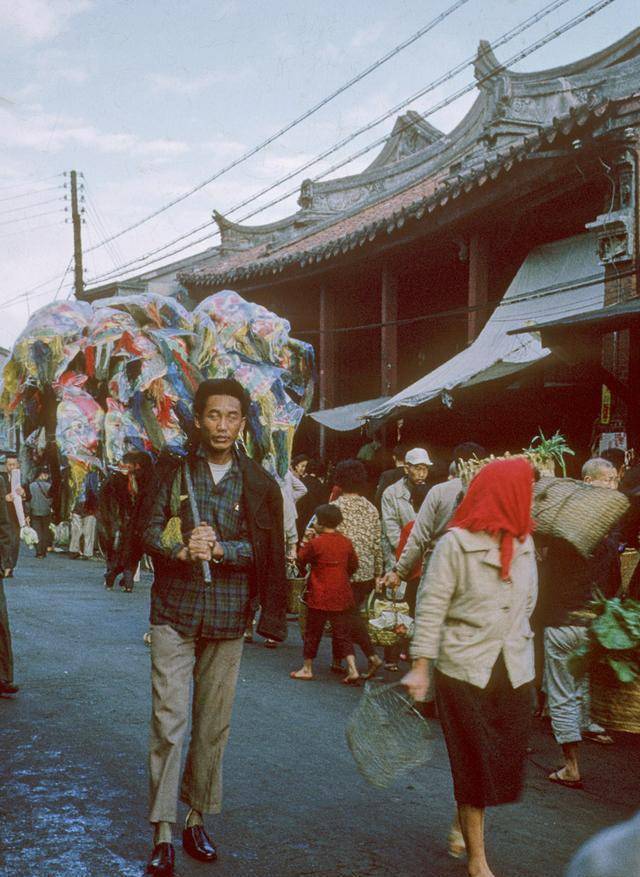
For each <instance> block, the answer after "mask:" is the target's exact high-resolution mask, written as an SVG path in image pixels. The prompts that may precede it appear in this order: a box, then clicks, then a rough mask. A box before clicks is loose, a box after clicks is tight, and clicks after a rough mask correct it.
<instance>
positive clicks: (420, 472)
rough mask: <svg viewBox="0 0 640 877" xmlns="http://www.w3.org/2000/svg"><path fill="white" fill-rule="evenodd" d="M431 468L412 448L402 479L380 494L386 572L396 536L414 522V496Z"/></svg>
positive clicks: (392, 560) (420, 450) (391, 561)
mask: <svg viewBox="0 0 640 877" xmlns="http://www.w3.org/2000/svg"><path fill="white" fill-rule="evenodd" d="M432 465H433V463H432V462H431V458H430V456H429V454H428V453H427V451H425V449H424V448H412V449H411V450H410V451H409V452H408V453H407V454H406V456H405V458H404V468H405V473H406V474H405V477H404V478H401V479H400V481H397V482H396V483H395V484H392V485H391V486H390V487H387V489H386V490H385V491H384V493H383V494H382V547H383V550H384V564H385V571H386V572H389V571H390V570H391V569H392V568H393V566H394V564H395V562H396V549H397V547H398V543H399V541H400V533H401V532H402V530H403V528H404V527H406V526H407V524H410V523H411V521H415V519H416V515H417V509H416V508H415V505H416V503H415V494H416V491H419V490H420V489H421V487H422V486H423V485H424V484H425V483H426V481H427V478H428V477H429V467H430V466H432ZM422 489H424V488H423V487H422Z"/></svg>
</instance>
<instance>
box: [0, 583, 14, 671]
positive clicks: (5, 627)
mask: <svg viewBox="0 0 640 877" xmlns="http://www.w3.org/2000/svg"><path fill="white" fill-rule="evenodd" d="M0 682H13V651H12V649H11V631H10V630H9V615H8V613H7V601H6V600H5V596H4V586H3V584H2V577H1V576H0Z"/></svg>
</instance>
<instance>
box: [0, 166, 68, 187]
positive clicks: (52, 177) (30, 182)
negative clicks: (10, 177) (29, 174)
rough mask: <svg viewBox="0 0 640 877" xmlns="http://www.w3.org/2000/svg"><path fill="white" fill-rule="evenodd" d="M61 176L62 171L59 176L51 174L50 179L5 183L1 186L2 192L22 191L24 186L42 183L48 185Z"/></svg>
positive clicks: (42, 178) (41, 178)
mask: <svg viewBox="0 0 640 877" xmlns="http://www.w3.org/2000/svg"><path fill="white" fill-rule="evenodd" d="M61 176H62V171H59V172H58V173H57V174H50V175H49V176H48V177H40V178H39V179H37V180H25V181H24V182H22V183H5V184H3V185H2V186H0V192H4V191H6V190H7V189H22V188H23V187H24V186H38V185H39V184H40V183H47V182H48V181H49V180H55V179H56V178H57V177H61Z"/></svg>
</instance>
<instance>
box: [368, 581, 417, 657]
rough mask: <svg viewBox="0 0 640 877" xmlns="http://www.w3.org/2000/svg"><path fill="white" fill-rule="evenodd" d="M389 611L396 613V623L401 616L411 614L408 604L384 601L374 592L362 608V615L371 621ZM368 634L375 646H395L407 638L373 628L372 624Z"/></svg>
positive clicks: (390, 631) (393, 632)
mask: <svg viewBox="0 0 640 877" xmlns="http://www.w3.org/2000/svg"><path fill="white" fill-rule="evenodd" d="M389 609H392V611H393V612H394V613H395V615H396V622H397V620H398V616H399V615H400V614H402V615H409V612H410V610H409V604H408V603H404V602H393V601H391V600H382V599H380V597H378V596H377V595H376V592H375V591H372V592H371V593H370V594H369V596H368V598H367V600H366V602H365V604H364V606H363V607H362V614H363V615H364V617H365V618H366V619H367V620H369V621H370V620H371V619H372V618H378V616H379V615H381V614H382V612H383V611H385V610H389ZM367 632H368V634H369V639H370V640H371V642H372V643H373V645H374V646H394V645H395V644H396V643H398V642H402V641H403V640H405V639H406V637H405V636H402V635H400V634H397V633H396V632H395V630H381V629H380V628H379V627H372V626H371V625H370V624H368V625H367Z"/></svg>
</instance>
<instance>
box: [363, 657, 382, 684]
mask: <svg viewBox="0 0 640 877" xmlns="http://www.w3.org/2000/svg"><path fill="white" fill-rule="evenodd" d="M381 669H382V661H381V660H380V658H377V659H376V660H375V661H372V660H371V659H369V667H368V669H367V672H366V673H363V674H362V678H363V679H373V677H374V676H377V675H378V670H381Z"/></svg>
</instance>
